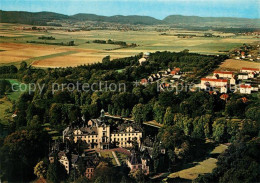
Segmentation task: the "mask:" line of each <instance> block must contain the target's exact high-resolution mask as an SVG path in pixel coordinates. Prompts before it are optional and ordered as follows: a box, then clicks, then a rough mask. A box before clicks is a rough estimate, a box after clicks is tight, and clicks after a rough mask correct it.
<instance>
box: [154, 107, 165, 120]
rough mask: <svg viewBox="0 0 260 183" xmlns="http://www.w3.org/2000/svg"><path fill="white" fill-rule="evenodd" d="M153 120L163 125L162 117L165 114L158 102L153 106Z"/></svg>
mask: <svg viewBox="0 0 260 183" xmlns="http://www.w3.org/2000/svg"><path fill="white" fill-rule="evenodd" d="M153 113H154V119H155V120H156V121H157V122H158V123H163V117H164V114H165V109H164V107H163V106H161V105H160V104H159V103H158V102H156V103H155V104H154V106H153Z"/></svg>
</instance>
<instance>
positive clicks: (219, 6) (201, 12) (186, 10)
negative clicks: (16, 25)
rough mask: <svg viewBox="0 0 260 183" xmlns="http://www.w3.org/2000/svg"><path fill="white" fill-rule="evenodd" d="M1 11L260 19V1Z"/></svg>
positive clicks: (70, 0)
mask: <svg viewBox="0 0 260 183" xmlns="http://www.w3.org/2000/svg"><path fill="white" fill-rule="evenodd" d="M0 9H1V10H13V11H31V12H39V11H51V12H57V13H62V14H67V15H72V14H76V13H93V14H98V15H107V16H111V15H148V16H153V17H155V18H158V19H163V18H164V17H166V16H168V15H197V16H211V17H245V18H260V1H259V0H121V1H119V0H0Z"/></svg>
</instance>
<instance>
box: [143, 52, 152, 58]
mask: <svg viewBox="0 0 260 183" xmlns="http://www.w3.org/2000/svg"><path fill="white" fill-rule="evenodd" d="M150 55H151V53H150V52H145V53H144V54H143V57H144V58H146V59H148V58H149V57H150Z"/></svg>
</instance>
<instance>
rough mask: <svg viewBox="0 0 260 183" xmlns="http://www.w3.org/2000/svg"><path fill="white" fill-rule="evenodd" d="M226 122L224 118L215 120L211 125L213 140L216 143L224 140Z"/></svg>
mask: <svg viewBox="0 0 260 183" xmlns="http://www.w3.org/2000/svg"><path fill="white" fill-rule="evenodd" d="M226 123H227V122H226V120H225V118H219V119H216V121H215V122H214V123H213V125H212V127H213V135H212V136H213V139H214V140H216V141H217V142H223V141H225V140H227V139H226Z"/></svg>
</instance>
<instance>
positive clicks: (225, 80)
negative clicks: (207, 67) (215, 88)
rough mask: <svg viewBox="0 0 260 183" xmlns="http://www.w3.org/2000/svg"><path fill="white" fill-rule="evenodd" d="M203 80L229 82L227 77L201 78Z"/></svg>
mask: <svg viewBox="0 0 260 183" xmlns="http://www.w3.org/2000/svg"><path fill="white" fill-rule="evenodd" d="M201 81H214V82H223V83H227V82H228V80H227V79H212V78H201Z"/></svg>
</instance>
